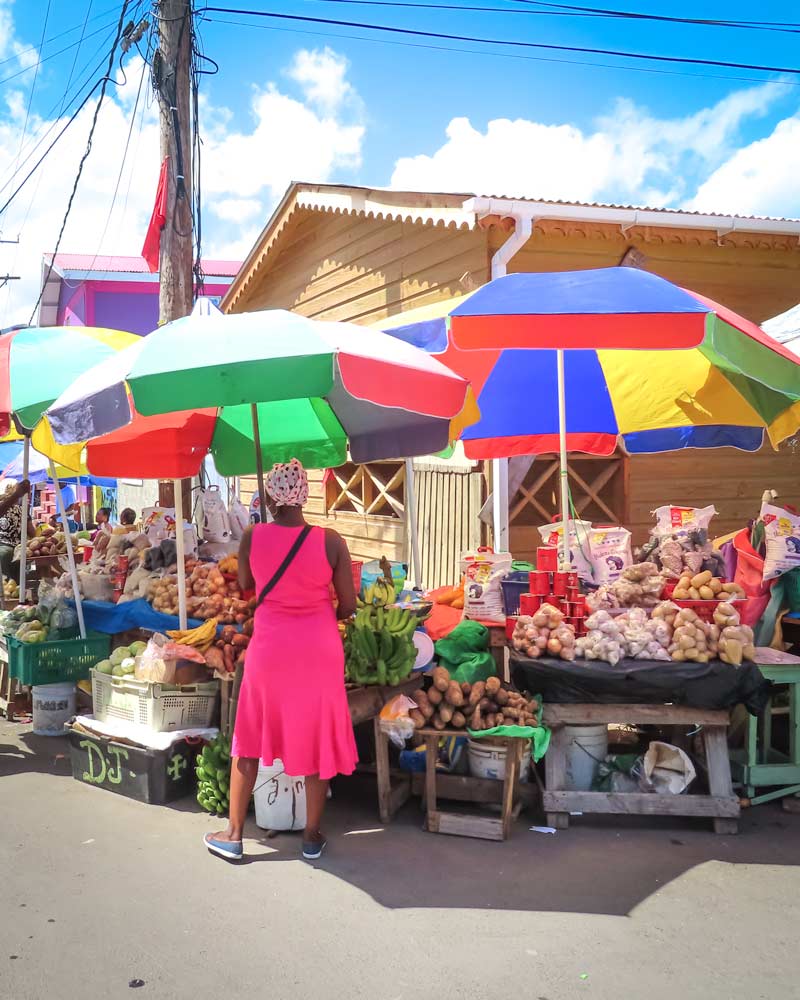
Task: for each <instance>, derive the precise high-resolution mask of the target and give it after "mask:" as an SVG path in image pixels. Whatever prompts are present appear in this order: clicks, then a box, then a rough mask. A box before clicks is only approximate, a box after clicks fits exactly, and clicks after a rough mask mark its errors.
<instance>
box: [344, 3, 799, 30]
mask: <svg viewBox="0 0 800 1000" xmlns="http://www.w3.org/2000/svg"><path fill="white" fill-rule="evenodd" d="M356 2H358V0H356ZM509 2H511V3H521V4H525V5H527V6H530V7H540V8H541V7H544V8H548V9H550V10H552V13H554V14H560V13H562V12H563V13H575V14H578V15H585V16H589V17H614V18H623V19H631V20H636V21H662V22H667V23H670V24H689V25H700V26H703V27H712V28H747V29H750V30H753V31H784V32H797V31H800V23H797V22H793V21H742V20H738V19H737V20H732V19H731V20H728V19H715V18H707V17H676V16H674V15H668V14H648V13H644V12H642V11H633V10H614V9H609V8H608V7H582V6H579V5H578V4H564V3H548V2H546V0H509Z"/></svg>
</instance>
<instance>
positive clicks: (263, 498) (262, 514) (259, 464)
mask: <svg viewBox="0 0 800 1000" xmlns="http://www.w3.org/2000/svg"><path fill="white" fill-rule="evenodd" d="M250 413H251V414H252V417H253V444H254V445H255V448H256V472H257V473H258V502H259V508H258V516H259V518H260V519H261V523H262V524H265V523H266V519H267V491H266V489H265V488H264V457H263V455H262V454H261V431H260V430H259V427H258V405H257V404H256V403H251V404H250Z"/></svg>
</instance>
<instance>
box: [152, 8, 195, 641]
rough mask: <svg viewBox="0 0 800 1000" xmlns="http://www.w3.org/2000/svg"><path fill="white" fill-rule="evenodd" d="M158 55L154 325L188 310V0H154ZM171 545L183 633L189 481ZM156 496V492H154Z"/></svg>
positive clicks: (180, 487)
mask: <svg viewBox="0 0 800 1000" xmlns="http://www.w3.org/2000/svg"><path fill="white" fill-rule="evenodd" d="M156 15H157V17H158V50H157V51H156V53H155V55H154V57H153V79H154V81H155V85H156V90H157V92H158V105H159V111H160V116H159V117H160V122H161V162H162V163H163V162H164V159H165V157H169V167H168V170H167V199H166V212H165V213H164V216H165V217H164V228H163V229H162V231H161V244H160V253H159V289H158V319H159V324H162V323H169V322H170V320H173V319H180V318H181V317H182V316H188V315H189V313H190V312H191V311H192V300H193V298H194V296H193V291H194V285H193V271H192V257H193V251H194V248H193V239H192V190H191V183H192V162H191V128H192V120H191V113H190V108H189V91H190V89H191V88H190V74H191V58H192V32H193V30H194V25H193V23H192V8H191V2H190V0H158V5H157V7H156ZM173 489H174V503H173V506H174V507H175V542H176V549H177V561H178V565H179V567H180V570H181V571H179V572H178V604H179V608H180V613H179V620H180V627H181V628H186V574H185V573H184V572H182V570H183V566H184V535H183V522H184V517H185V500H187V499H188V500H189V508H190V513H189V517H188V519H187V520H189V522H191V480H181V479H176V480H174V484H173ZM159 492H160V490H159Z"/></svg>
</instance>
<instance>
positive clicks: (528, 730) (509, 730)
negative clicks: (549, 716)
mask: <svg viewBox="0 0 800 1000" xmlns="http://www.w3.org/2000/svg"><path fill="white" fill-rule="evenodd" d="M467 732H468V733H469V735H470V736H471V737H472V738H473V739H474V740H481V739H483V738H484V737H485V736H520V737H522V738H523V739H526V740H530V741H531V757H532V758H533V760H534V762H536V763H538V762H539V761H540V760H541V759H542V757H544V755H545V754H546V753H547V748H548V747H549V746H550V730H549V729H548V728H547V726H495V727H494V729H481V731H480V732H476V731H474V730H472V729H468V730H467Z"/></svg>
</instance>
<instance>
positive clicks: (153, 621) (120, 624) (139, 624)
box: [83, 597, 203, 635]
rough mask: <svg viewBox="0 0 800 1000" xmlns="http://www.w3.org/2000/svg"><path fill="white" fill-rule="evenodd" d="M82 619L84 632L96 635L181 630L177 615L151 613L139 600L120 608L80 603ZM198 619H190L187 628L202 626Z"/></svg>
mask: <svg viewBox="0 0 800 1000" xmlns="http://www.w3.org/2000/svg"><path fill="white" fill-rule="evenodd" d="M83 617H84V620H85V622H86V628H87V629H92V630H93V631H95V632H106V633H108V634H110V635H115V634H116V633H117V632H128V631H130V629H134V628H144V629H149V630H150V631H152V632H166V631H167V629H178V628H180V627H181V626H180V622H179V621H178V616H177V615H164V614H161V612H160V611H153V608H152V607H151V606H150V605H149V604H148V603H147V601H146V600H145V599H144V598H143V597H140V598H138V599H137V600H135V601H126V602H125V603H123V604H111V603H110V602H109V601H83ZM202 624H203V623H202V621H200V619H198V618H190V619H189V628H195V627H196V626H197V625H202Z"/></svg>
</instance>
